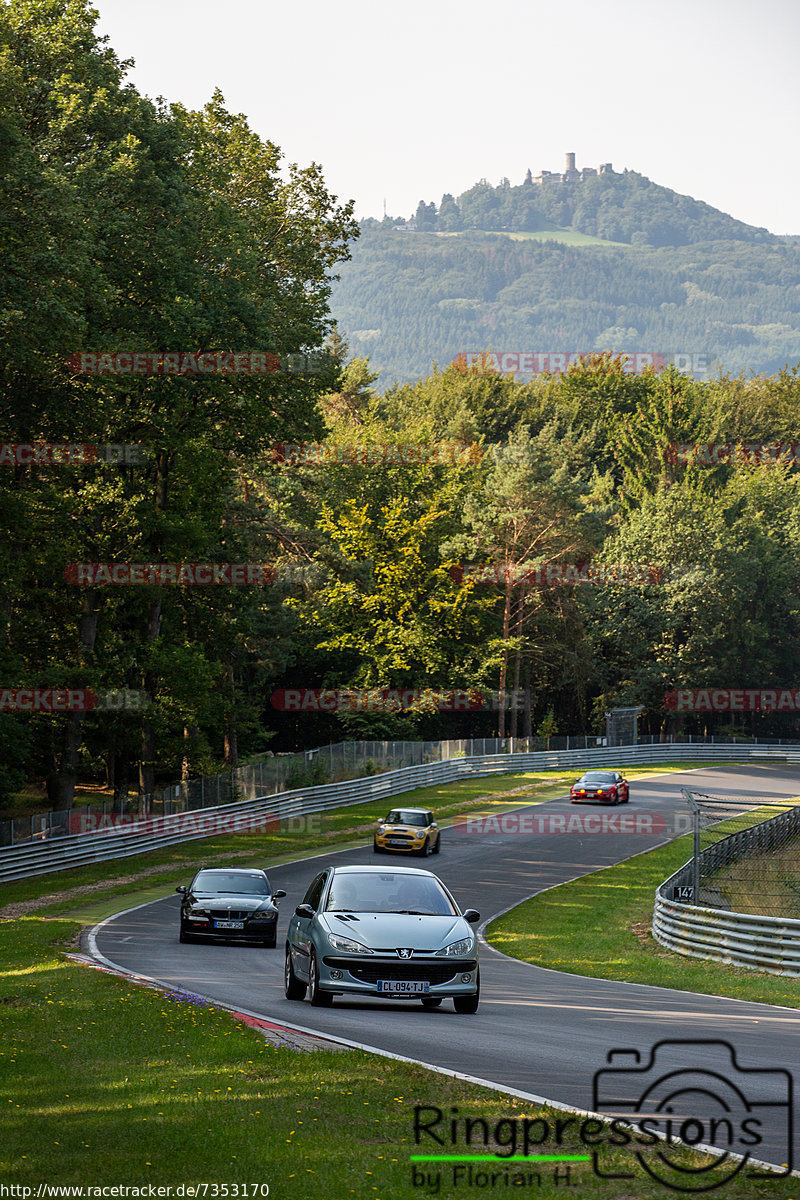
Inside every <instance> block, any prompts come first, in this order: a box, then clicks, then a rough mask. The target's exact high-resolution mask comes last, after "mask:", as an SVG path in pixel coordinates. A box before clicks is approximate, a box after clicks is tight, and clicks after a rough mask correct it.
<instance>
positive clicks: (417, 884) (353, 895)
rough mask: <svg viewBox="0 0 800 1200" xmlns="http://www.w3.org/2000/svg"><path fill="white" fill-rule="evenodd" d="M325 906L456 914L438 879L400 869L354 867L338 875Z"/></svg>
mask: <svg viewBox="0 0 800 1200" xmlns="http://www.w3.org/2000/svg"><path fill="white" fill-rule="evenodd" d="M325 909H326V911H327V912H373V913H392V912H403V913H420V914H424V915H426V916H429V915H436V916H443V917H449V916H454V915H455V914H456V909H455V908H454V907H453V905H452V904H451V902H450V900H449V898H448V896H447V893H446V892H445V891H444V889H443V888H442V886H441V884H440V883H439V881H438V880H437V879H433V878H432V877H431V876H430V875H414V874H405V873H401V872H400V871H381V872H366V871H364V872H363V873H361V872H356V871H353V872H347V874H343V875H335V876H334V879H333V884H332V886H331V891H330V895H329V896H328V902H327V904H326V905H325Z"/></svg>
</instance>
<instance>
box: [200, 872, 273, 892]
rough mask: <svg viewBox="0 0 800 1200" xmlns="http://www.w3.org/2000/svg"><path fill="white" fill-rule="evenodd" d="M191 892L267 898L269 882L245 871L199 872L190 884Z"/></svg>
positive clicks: (260, 876)
mask: <svg viewBox="0 0 800 1200" xmlns="http://www.w3.org/2000/svg"><path fill="white" fill-rule="evenodd" d="M192 891H193V892H225V893H226V894H231V895H236V896H269V895H270V887H269V882H268V880H267V878H266V876H264V875H250V874H249V873H248V872H246V871H201V872H200V874H199V875H198V876H197V878H196V879H195V881H194V883H193V884H192Z"/></svg>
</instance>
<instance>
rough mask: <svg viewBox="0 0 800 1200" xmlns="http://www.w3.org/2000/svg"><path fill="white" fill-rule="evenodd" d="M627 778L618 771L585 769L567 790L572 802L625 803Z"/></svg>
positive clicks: (628, 797)
mask: <svg viewBox="0 0 800 1200" xmlns="http://www.w3.org/2000/svg"><path fill="white" fill-rule="evenodd" d="M629 791H630V789H629V788H628V781H627V779H623V777H622V776H621V775H620V773H619V771H586V773H585V774H583V775H581V777H580V779H579V780H578V782H577V783H573V785H572V787H571V788H570V790H569V798H570V801H571V802H572V803H573V804H627V803H628V800H629V799H630V795H629Z"/></svg>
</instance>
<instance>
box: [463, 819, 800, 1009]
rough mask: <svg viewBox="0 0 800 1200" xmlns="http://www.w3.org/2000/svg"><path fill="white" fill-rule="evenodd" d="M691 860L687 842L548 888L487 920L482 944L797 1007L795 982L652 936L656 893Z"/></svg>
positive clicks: (582, 970) (552, 962)
mask: <svg viewBox="0 0 800 1200" xmlns="http://www.w3.org/2000/svg"><path fill="white" fill-rule="evenodd" d="M754 815H755V814H754ZM715 832H716V833H717V835H718V836H723V835H724V833H725V830H724V829H723V828H722V827H718V828H717V830H716V831H715ZM707 838H708V833H707V834H706V840H707ZM691 854H692V838H691V835H688V836H686V837H682V838H679V839H678V840H677V841H675V842H671V843H670V844H669V845H667V846H662V847H660V848H658V849H656V850H651V851H649V852H647V853H645V854H638V855H636V857H635V858H630V859H628V860H627V861H626V862H624V863H620V864H619V865H618V866H614V867H607V868H606V869H605V870H603V871H596V872H594V873H593V874H591V875H585V876H583V877H582V878H581V879H576V880H573V882H571V883H564V884H561V885H560V886H558V887H555V888H551V889H550V890H549V891H547V892H542V893H541V894H540V895H539V896H534V897H533V898H532V899H531V900H526V901H525V902H524V903H523V904H520V905H519V906H518V907H517V908H515V909H513V910H512V911H511V912H510V913H508V914H507V915H506V916H504V917H501V918H500V919H499V920H497V921H493V922H492V923H491V924H490V925H489V927H488V931H487V937H488V940H489V942H490V943H491V944H492V945H493V946H495V947H496V948H497V949H498V950H502V951H503V953H504V954H509V955H511V956H512V957H513V958H519V959H522V960H523V961H524V962H531V963H536V964H537V965H538V966H542V967H552V968H554V969H555V970H558V971H567V972H569V973H571V974H575V975H589V976H595V977H597V978H601V979H617V980H622V981H627V982H629V983H646V984H653V985H655V986H657V987H667V988H678V989H679V990H681V991H691V992H702V993H703V994H705V995H715V996H730V997H733V998H735V999H738V1000H753V1001H759V1002H763V1003H766V1004H782V1005H786V1006H788V1007H789V1008H800V980H796V979H786V978H784V977H782V976H776V975H768V974H766V973H764V972H760V971H750V970H747V969H746V968H744V967H734V966H728V965H726V964H723V963H715V962H709V961H706V960H704V959H696V958H687V957H684V956H683V955H680V954H673V953H672V952H671V951H669V950H667V949H666V948H665V947H664V946H661V945H660V944H659V943H658V942H656V941H655V939H654V938H653V937H652V935H651V933H650V925H651V921H652V916H653V901H654V897H655V890H656V888H657V887H658V885H659V884H661V883H663V882H664V880H665V879H667V878H668V877H669V876H670V875H671V874H672V873H673V872H674V871H676V870H677V869H678V867H680V866H682V865H683V863H685V862H686V861H687V860H688V859H689V858H690V857H691Z"/></svg>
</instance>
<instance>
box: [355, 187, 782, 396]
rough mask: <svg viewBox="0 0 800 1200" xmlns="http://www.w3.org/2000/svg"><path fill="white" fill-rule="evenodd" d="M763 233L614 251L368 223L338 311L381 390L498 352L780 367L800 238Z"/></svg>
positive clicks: (735, 369) (729, 368)
mask: <svg viewBox="0 0 800 1200" xmlns="http://www.w3.org/2000/svg"><path fill="white" fill-rule="evenodd" d="M600 178H602V179H605V176H603V177H600ZM618 178H622V177H618ZM570 186H575V187H588V186H589V184H580V185H570ZM559 187H565V188H566V187H567V185H555V188H556V190H558V188H559ZM514 190H515V189H511V191H512V192H513V191H514ZM516 190H517V191H518V190H520V189H516ZM524 190H525V192H526V193H534V192H535V193H536V194H537V195H538V194H539V192H540V190H541V191H542V192H546V191H548V190H550V187H549V185H545V186H544V187H543V188H542V189H539V188H538V187H537V186H535V185H532V186H529V187H527V188H525V189H524ZM495 191H496V189H495ZM533 199H536V197H535V196H534V197H533ZM692 203H694V202H692ZM701 207H704V206H701ZM716 215H717V217H719V219H720V222H721V223H722V224H724V223H725V222H728V223H729V225H730V226H736V225H737V224H738V223H737V222H734V221H732V220H731V219H730V218H728V217H725V216H724V215H723V214H716ZM709 220H710V218H709ZM742 228H745V229H746V228H747V227H746V226H743V227H742ZM751 232H752V233H753V240H733V239H732V238H731V236H730V233H729V234H728V240H725V241H722V240H720V241H695V242H694V244H692V245H690V246H677V247H668V248H660V249H655V248H652V247H648V246H636V247H629V248H616V247H613V246H608V247H603V246H592V245H583V246H580V245H576V246H570V245H565V244H562V243H560V242H554V241H547V242H542V241H535V240H532V239H527V240H522V241H518V240H513V239H512V238H511V237H509V236H508V235H503V234H499V235H498V234H491V233H463V234H459V235H456V236H438V235H436V234H431V233H418V232H408V231H405V230H404V229H402V230H395V229H393V228H389V227H383V226H381V225H379V224H378V223H377V222H374V223H370V222H366V223H365V225H364V226H362V236H361V238H360V239H359V242H358V243H357V245H356V246H355V248H354V251H353V257H352V261H350V262H348V263H345V264H343V265H342V267H341V268H340V274H341V279H340V280H339V282H337V283H335V284H334V288H333V294H332V309H333V313H334V315H335V317H336V319H337V321H338V323H339V325H340V327H341V328H342V329H343V330H344V331H345V333H346V335H347V337H348V340H349V342H350V345H351V347H352V349H353V351H354V352H355V353H358V354H368V355H370V361H371V364H372V366H373V367H374V368H375V369H377V370H379V371H380V372H381V379H380V384H381V386H382V387H387V386H388V385H390V384H391V383H392V382H394V381H395V380H399V381H401V382H409V381H411V380H413V379H416V378H419V376H421V375H424V374H426V373H427V372H428V371H430V369H431V366H432V364H433V363H434V362H438V363H439V364H440V365H444V364H445V363H448V362H451V361H452V359H453V358H454V356H455V355H456V354H458V353H459V351H462V350H475V349H487V348H492V349H496V350H528V351H530V350H570V351H585V350H593V349H596V350H609V349H613V350H616V351H621V350H626V351H627V350H641V351H662V352H667V353H672V352H675V351H681V352H693V351H701V352H705V353H706V354H707V355H708V357H709V361H716V362H718V363H719V364H721V365H722V367H723V368H724V369H725V370H726V371H728V372H730V373H733V374H737V373H738V372H740V371H748V372H749V371H751V370H752V371H755V372H762V371H766V372H767V373H772V372H774V371H777V370H779V369H780V368H781V367H783V366H785V365H786V364H787V363H796V362H797V361H798V360H800V240H797V239H778V238H772V237H770V236H769V235H763V240H762V241H758V240H757V237H762V235H761V234H759V233H758V231H751ZM756 235H757V236H756Z"/></svg>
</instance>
